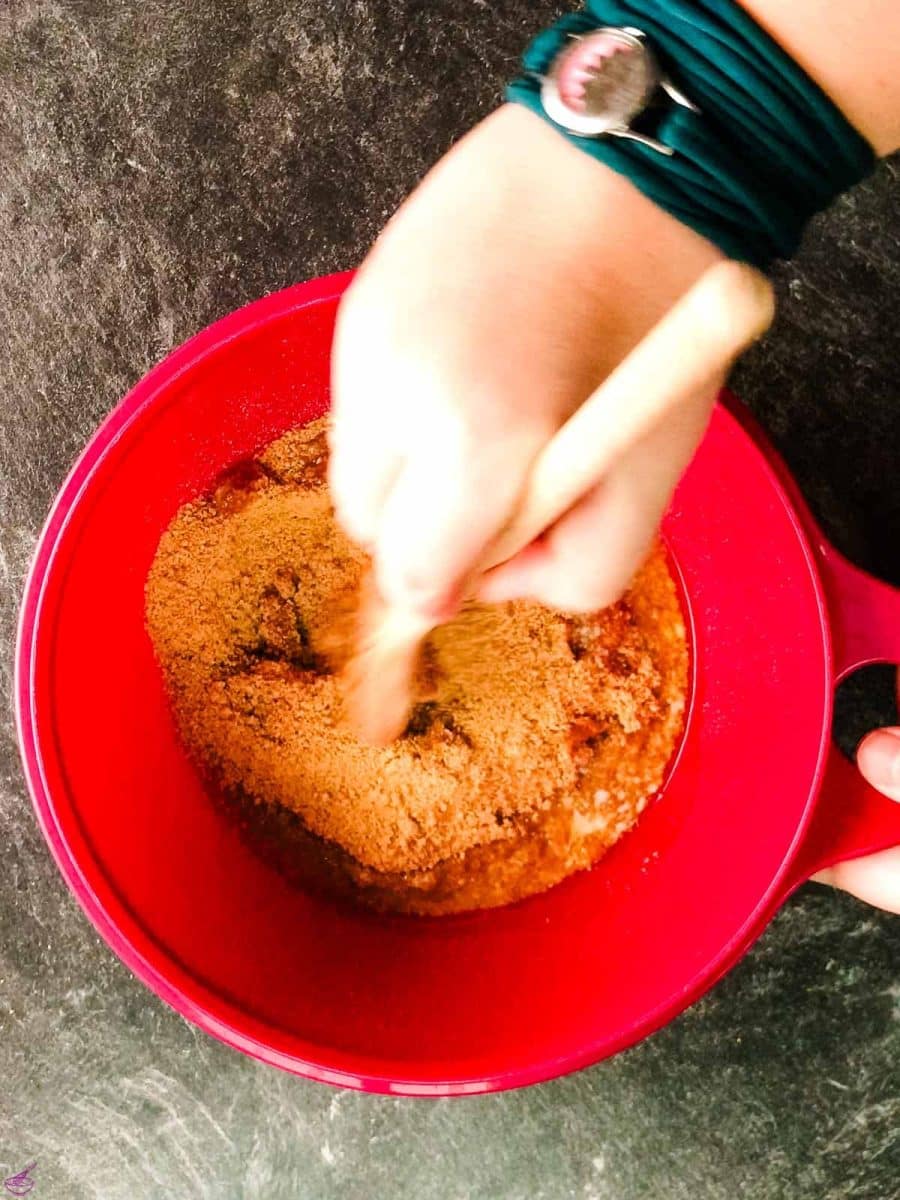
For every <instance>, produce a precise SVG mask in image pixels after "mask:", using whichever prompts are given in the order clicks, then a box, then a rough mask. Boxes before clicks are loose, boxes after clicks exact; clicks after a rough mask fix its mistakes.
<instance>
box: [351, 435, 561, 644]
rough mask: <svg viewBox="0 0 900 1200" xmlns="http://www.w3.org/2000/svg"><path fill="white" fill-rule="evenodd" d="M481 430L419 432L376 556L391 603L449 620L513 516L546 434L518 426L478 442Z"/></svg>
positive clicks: (385, 512)
mask: <svg viewBox="0 0 900 1200" xmlns="http://www.w3.org/2000/svg"><path fill="white" fill-rule="evenodd" d="M476 436H477V435H476V434H475V433H474V431H467V430H460V429H458V428H457V429H448V430H443V431H442V432H438V431H436V430H435V431H432V432H431V435H430V436H429V438H428V440H427V443H425V442H424V439H419V444H418V446H415V447H413V448H412V449H411V452H410V453H409V455H408V456H407V458H406V460H405V464H404V466H403V469H402V470H401V472H400V475H399V476H398V478H397V479H396V481H395V482H394V485H393V487H392V489H391V491H390V493H389V494H388V497H387V500H386V501H385V504H384V508H383V509H382V514H381V520H380V522H379V528H378V533H377V537H376V540H375V546H374V550H373V557H374V560H375V572H376V580H377V583H378V587H379V590H380V592H381V594H382V596H383V597H384V599H385V600H386V601H387V602H388V603H389V604H391V605H396V606H397V607H401V608H405V609H406V610H407V611H412V612H415V613H420V614H421V615H422V616H426V617H429V618H432V619H437V620H445V619H447V617H448V616H450V615H451V614H452V613H453V612H454V611H455V610H456V609H457V608H458V607H459V604H460V602H461V600H462V591H463V588H464V586H465V583H466V580H467V578H468V576H469V574H470V573H471V571H472V570H473V569H474V568H475V567H476V566H477V564H478V562H479V560H480V559H481V557H482V555H483V554H484V553H485V551H486V550H487V547H488V545H489V543H490V542H491V541H492V540H493V539H494V538H495V537H496V536H497V534H498V533H499V532H500V530H501V529H502V528H503V526H504V525H505V524H506V522H507V521H508V520H509V518H510V516H511V514H512V512H513V510H514V507H515V505H516V501H517V500H518V498H519V495H520V493H521V490H522V488H523V486H524V483H525V478H526V475H527V472H528V469H529V467H530V465H531V462H532V460H533V458H534V456H535V454H536V453H537V452H538V450H539V449H540V446H541V445H542V444H543V441H544V440H545V438H546V434H545V433H544V432H543V431H540V430H538V429H527V428H525V429H522V428H519V429H515V430H513V431H512V432H510V433H504V434H503V435H502V436H501V437H499V438H497V437H495V438H490V437H488V438H487V439H486V440H484V441H481V442H480V443H477V442H476V440H475V439H476Z"/></svg>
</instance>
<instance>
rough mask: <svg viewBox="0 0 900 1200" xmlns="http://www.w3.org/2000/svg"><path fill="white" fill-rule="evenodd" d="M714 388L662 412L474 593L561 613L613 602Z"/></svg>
mask: <svg viewBox="0 0 900 1200" xmlns="http://www.w3.org/2000/svg"><path fill="white" fill-rule="evenodd" d="M716 390H717V389H711V390H709V391H707V392H706V393H705V394H704V395H701V396H698V397H695V398H693V399H692V400H691V401H690V403H687V404H683V405H681V406H679V408H678V409H677V410H675V411H673V412H670V413H668V414H666V416H665V418H664V420H662V421H661V422H660V424H659V426H658V427H657V428H656V429H655V430H653V431H652V432H651V433H650V434H649V435H647V436H646V437H645V438H644V439H643V440H642V441H641V442H639V443H638V444H637V445H635V446H633V447H632V448H631V450H630V451H629V452H628V453H627V454H626V455H625V456H624V457H623V458H622V460H620V462H619V463H618V464H617V465H616V467H615V469H614V470H613V471H612V472H610V474H609V475H608V477H607V478H606V479H605V480H604V481H603V482H602V483H601V484H600V485H599V486H598V487H596V488H594V489H593V490H592V491H591V492H590V493H589V494H588V495H587V496H585V497H584V498H583V499H582V500H581V501H580V502H579V503H578V504H577V505H576V506H575V507H574V508H573V509H571V510H570V511H569V512H568V513H567V514H566V515H565V517H563V518H562V520H560V521H558V522H557V523H556V525H554V526H553V528H552V529H551V530H549V531H548V533H547V534H546V535H545V536H544V537H543V538H541V539H540V540H539V541H538V542H535V543H533V544H532V545H531V546H530V547H528V548H527V549H526V550H525V551H523V552H522V553H521V554H519V555H517V556H516V557H515V558H514V559H512V560H510V562H508V563H505V564H504V565H503V566H501V567H498V568H496V569H495V570H494V571H492V572H490V573H489V574H488V575H487V576H486V577H485V579H484V581H483V583H482V586H481V588H480V590H479V595H480V596H481V598H482V599H485V600H488V601H500V600H509V599H514V598H516V597H531V598H533V599H537V600H540V601H541V602H542V603H544V604H548V605H550V606H551V607H553V608H561V609H563V610H564V611H568V612H591V611H595V610H596V609H598V608H602V607H605V606H606V605H607V604H612V603H613V602H614V601H615V600H617V599H618V598H619V596H621V594H622V593H623V592H624V591H625V589H626V587H627V586H628V584H629V582H630V581H631V579H632V577H633V576H634V573H635V572H636V571H637V569H638V567H639V566H640V564H641V562H642V561H643V559H644V557H645V556H646V554H647V551H648V549H649V547H650V544H651V542H652V540H653V537H654V535H655V533H656V530H657V527H658V525H659V522H660V520H661V518H662V515H663V513H664V511H665V508H666V506H667V504H668V502H669V499H670V497H671V493H672V490H673V489H674V487H675V484H676V483H677V481H678V478H679V476H680V475H681V473H682V471H683V469H684V467H685V466H686V465H687V463H688V461H689V460H690V457H691V455H692V454H693V451H694V448H695V446H696V444H697V442H698V441H699V440H700V437H701V436H702V433H703V430H704V428H705V426H706V423H707V421H708V418H709V413H710V410H711V408H712V403H713V400H714V397H715V394H716Z"/></svg>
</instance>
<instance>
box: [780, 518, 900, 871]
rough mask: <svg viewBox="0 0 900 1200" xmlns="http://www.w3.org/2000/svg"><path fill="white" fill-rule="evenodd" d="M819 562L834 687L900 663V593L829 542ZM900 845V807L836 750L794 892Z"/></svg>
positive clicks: (820, 548) (821, 543) (820, 544)
mask: <svg viewBox="0 0 900 1200" xmlns="http://www.w3.org/2000/svg"><path fill="white" fill-rule="evenodd" d="M816 550H817V558H818V564H819V569H820V572H821V577H822V582H823V585H824V590H825V597H826V601H827V605H828V614H829V618H830V623H831V633H832V653H833V664H834V682H835V684H838V683H840V682H841V681H842V680H844V679H846V677H847V676H848V675H850V674H851V673H852V672H853V671H855V670H857V669H858V668H860V667H865V666H870V665H872V664H873V663H890V662H893V663H900V589H897V588H893V587H891V586H889V585H888V584H886V583H882V582H880V581H879V580H877V579H874V578H873V577H872V576H871V575H867V574H866V573H865V572H864V571H861V570H859V568H858V567H855V566H853V564H852V563H850V562H848V561H847V560H846V559H845V558H844V557H843V556H842V555H841V554H839V553H838V552H837V550H835V549H834V547H832V546H831V545H829V544H828V542H826V541H825V540H824V538H821V537H820V538H819V539H817V544H816ZM896 845H900V804H898V803H896V802H895V801H892V800H888V799H887V798H886V797H885V796H882V795H881V793H880V792H877V791H876V790H875V789H874V788H873V787H870V785H869V784H868V783H866V781H865V780H864V779H863V777H862V775H860V773H859V771H858V770H857V768H856V766H855V765H854V764H853V763H851V762H848V760H847V759H846V758H845V757H844V755H843V754H841V752H840V751H839V750H838V749H837V747H836V746H834V745H832V746H831V747H830V750H829V753H828V762H827V766H826V769H825V777H824V780H823V783H822V790H821V792H820V794H819V797H818V800H817V802H816V807H815V811H814V814H813V819H812V823H811V825H810V827H809V829H808V830H807V833H806V837H805V839H804V842H803V845H802V846H801V848H800V851H799V853H798V855H797V858H796V860H795V861H794V863H793V866H792V870H791V873H790V879H789V883H788V890H792V889H793V888H794V887H796V886H797V885H799V884H800V883H803V882H805V880H807V879H808V878H809V877H810V876H811V875H814V874H815V873H816V872H817V871H820V870H822V869H823V868H824V867H829V866H833V865H834V864H835V863H838V862H842V861H844V860H845V859H850V858H859V857H861V856H862V855H864V854H871V853H874V852H875V851H877V850H886V849H887V848H888V847H891V846H896Z"/></svg>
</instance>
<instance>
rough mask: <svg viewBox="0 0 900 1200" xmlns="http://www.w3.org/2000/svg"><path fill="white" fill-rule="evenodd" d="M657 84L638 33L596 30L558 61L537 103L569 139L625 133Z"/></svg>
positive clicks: (573, 44)
mask: <svg viewBox="0 0 900 1200" xmlns="http://www.w3.org/2000/svg"><path fill="white" fill-rule="evenodd" d="M659 80H660V75H659V69H658V67H657V65H656V62H655V60H654V58H653V55H652V54H651V53H650V50H649V49H648V47H647V46H646V45H645V44H644V42H643V41H642V40H641V38H640V37H638V36H636V32H635V33H631V32H630V31H628V30H624V29H598V30H597V31H596V32H595V33H589V34H586V35H585V36H584V37H580V38H576V39H574V40H573V41H572V42H571V44H570V45H568V46H567V47H566V48H565V49H564V50H562V51H561V52H560V53H559V54H558V55H557V57H556V58H555V59H554V61H553V63H552V65H551V67H550V70H549V72H548V74H547V76H546V77H545V79H544V81H543V83H542V86H541V102H542V104H543V106H544V111H545V112H546V113H547V116H548V117H550V119H551V120H552V121H555V122H556V123H557V125H562V126H563V128H565V129H568V130H571V132H572V133H581V134H585V135H590V134H599V133H608V132H610V130H614V129H624V128H627V126H628V125H629V123H630V122H631V121H632V120H633V119H634V117H636V116H637V115H638V113H640V112H641V111H642V109H644V108H645V107H646V106H647V103H648V101H649V100H650V97H651V96H652V95H653V92H654V91H655V90H656V88H657V86H658V84H659Z"/></svg>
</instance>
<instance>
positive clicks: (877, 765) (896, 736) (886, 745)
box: [863, 728, 900, 787]
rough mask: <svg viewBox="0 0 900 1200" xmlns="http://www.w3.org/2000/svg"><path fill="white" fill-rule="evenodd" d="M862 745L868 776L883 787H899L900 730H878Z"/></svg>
mask: <svg viewBox="0 0 900 1200" xmlns="http://www.w3.org/2000/svg"><path fill="white" fill-rule="evenodd" d="M863 745H864V746H865V755H866V766H867V768H868V773H869V775H870V776H871V777H872V778H873V779H874V780H877V781H878V782H880V783H882V784H883V785H884V786H885V787H898V786H900V729H897V728H890V729H879V730H877V732H875V733H871V734H869V736H868V737H867V738H866V740H865V742H864V743H863Z"/></svg>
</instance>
